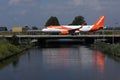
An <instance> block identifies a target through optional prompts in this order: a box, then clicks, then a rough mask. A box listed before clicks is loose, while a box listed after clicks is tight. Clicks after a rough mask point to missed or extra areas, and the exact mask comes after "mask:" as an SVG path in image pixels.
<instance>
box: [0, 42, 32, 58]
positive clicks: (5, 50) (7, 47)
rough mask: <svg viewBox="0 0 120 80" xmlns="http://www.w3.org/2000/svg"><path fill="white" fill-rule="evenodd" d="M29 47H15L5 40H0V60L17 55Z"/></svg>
mask: <svg viewBox="0 0 120 80" xmlns="http://www.w3.org/2000/svg"><path fill="white" fill-rule="evenodd" d="M30 47H31V46H30V45H18V46H15V45H13V44H11V43H10V42H9V41H7V40H1V41H0V60H3V59H5V58H8V57H10V56H13V55H16V54H18V53H21V52H22V51H24V50H26V49H28V48H30Z"/></svg>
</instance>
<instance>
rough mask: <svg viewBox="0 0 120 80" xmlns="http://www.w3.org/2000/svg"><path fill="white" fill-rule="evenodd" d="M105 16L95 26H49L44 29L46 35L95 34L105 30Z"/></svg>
mask: <svg viewBox="0 0 120 80" xmlns="http://www.w3.org/2000/svg"><path fill="white" fill-rule="evenodd" d="M104 21H105V16H104V15H102V16H101V17H100V18H99V19H98V20H97V21H96V22H95V23H94V24H93V25H84V24H82V25H77V26H74V25H61V26H47V27H46V28H43V29H42V32H44V33H59V34H62V35H66V34H76V33H80V32H94V31H97V30H100V29H103V28H104Z"/></svg>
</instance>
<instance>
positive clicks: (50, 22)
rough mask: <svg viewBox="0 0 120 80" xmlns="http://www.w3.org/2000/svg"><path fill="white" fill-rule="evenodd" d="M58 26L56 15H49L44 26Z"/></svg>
mask: <svg viewBox="0 0 120 80" xmlns="http://www.w3.org/2000/svg"><path fill="white" fill-rule="evenodd" d="M51 25H52V26H59V25H60V24H59V21H58V19H57V17H54V16H51V17H50V18H49V19H48V21H47V22H46V24H45V26H51Z"/></svg>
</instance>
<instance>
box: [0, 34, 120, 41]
mask: <svg viewBox="0 0 120 80" xmlns="http://www.w3.org/2000/svg"><path fill="white" fill-rule="evenodd" d="M16 36H17V37H18V38H19V39H20V40H21V41H22V40H23V39H31V40H32V39H37V40H38V41H39V42H41V43H44V42H45V41H46V40H55V39H74V40H84V41H85V42H86V43H94V41H95V40H96V39H99V40H105V42H109V43H112V42H113V41H114V42H115V43H117V42H119V41H120V35H16ZM0 38H6V39H9V40H10V39H11V38H12V35H0Z"/></svg>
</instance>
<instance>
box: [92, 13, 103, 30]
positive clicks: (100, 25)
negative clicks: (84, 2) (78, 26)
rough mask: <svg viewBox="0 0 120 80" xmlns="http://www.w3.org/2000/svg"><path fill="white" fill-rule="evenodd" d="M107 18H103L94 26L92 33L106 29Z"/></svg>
mask: <svg viewBox="0 0 120 80" xmlns="http://www.w3.org/2000/svg"><path fill="white" fill-rule="evenodd" d="M104 21H105V16H104V15H103V16H101V17H100V18H99V19H98V20H97V21H96V23H95V24H94V25H93V27H92V29H91V31H95V30H99V29H102V28H103V27H104Z"/></svg>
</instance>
